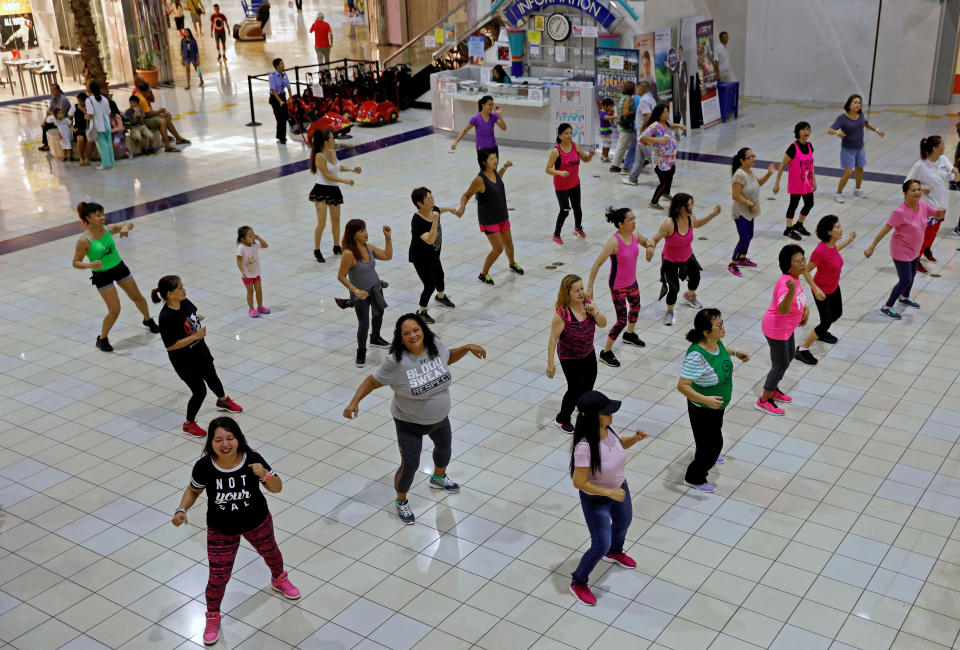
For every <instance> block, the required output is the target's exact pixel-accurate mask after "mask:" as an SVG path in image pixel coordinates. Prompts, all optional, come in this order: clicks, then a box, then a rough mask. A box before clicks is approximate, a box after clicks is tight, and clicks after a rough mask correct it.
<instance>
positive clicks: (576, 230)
mask: <svg viewBox="0 0 960 650" xmlns="http://www.w3.org/2000/svg"><path fill="white" fill-rule="evenodd" d="M573 234H574V235H576V236H577V237H579V238H580V239H584V238H586V236H587V233H585V232H583V228H574V229H573Z"/></svg>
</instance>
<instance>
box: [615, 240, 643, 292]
mask: <svg viewBox="0 0 960 650" xmlns="http://www.w3.org/2000/svg"><path fill="white" fill-rule="evenodd" d="M613 236H614V237H616V238H617V252H616V253H614V254H613V255H611V256H610V280H609V282H608V284H609V285H610V288H611V289H626V288H627V287H629V286H632V285H634V284H636V282H637V258H638V257H639V256H640V242H638V241H637V236H636V235H634V234H632V233H631V235H630V243H629V244H624V243H623V240H622V239H620V233H615V234H614V235H613Z"/></svg>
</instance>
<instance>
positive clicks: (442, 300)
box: [433, 295, 456, 309]
mask: <svg viewBox="0 0 960 650" xmlns="http://www.w3.org/2000/svg"><path fill="white" fill-rule="evenodd" d="M433 300H434V301H435V302H438V303H440V304H441V305H443V306H444V307H448V308H450V309H453V308H454V307H456V305H455V304H453V301H452V300H450V296H447V295H444V296H443V298H441V297H440V296H435V297H434V299H433Z"/></svg>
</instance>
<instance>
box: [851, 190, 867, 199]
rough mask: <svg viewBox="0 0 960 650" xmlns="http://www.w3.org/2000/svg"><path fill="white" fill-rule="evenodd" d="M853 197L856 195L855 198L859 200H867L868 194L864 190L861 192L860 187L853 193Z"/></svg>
mask: <svg viewBox="0 0 960 650" xmlns="http://www.w3.org/2000/svg"><path fill="white" fill-rule="evenodd" d="M853 195H854V196H855V197H857V198H858V199H865V198H867V193H866V192H864V191H863V190H861V189H860V188H859V187H858V188H857V189H855V190H854V191H853Z"/></svg>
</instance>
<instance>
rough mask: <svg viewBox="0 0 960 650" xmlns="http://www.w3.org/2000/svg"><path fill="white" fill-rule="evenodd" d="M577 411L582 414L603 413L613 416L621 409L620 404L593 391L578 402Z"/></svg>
mask: <svg viewBox="0 0 960 650" xmlns="http://www.w3.org/2000/svg"><path fill="white" fill-rule="evenodd" d="M577 409H579V410H580V412H581V413H601V414H603V415H612V414H614V413H616V412H617V411H618V410H619V409H620V402H619V401H617V400H615V399H610V398H609V397H607V396H606V395H604V394H603V393H601V392H600V391H598V390H591V391H589V392H587V393H584V394H583V395H581V396H580V399H578V400H577Z"/></svg>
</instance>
